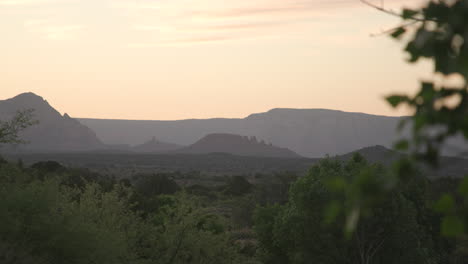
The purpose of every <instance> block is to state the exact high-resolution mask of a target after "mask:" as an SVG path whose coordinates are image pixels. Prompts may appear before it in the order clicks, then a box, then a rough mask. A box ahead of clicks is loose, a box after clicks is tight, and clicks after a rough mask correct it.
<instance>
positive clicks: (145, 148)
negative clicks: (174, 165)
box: [131, 137, 182, 153]
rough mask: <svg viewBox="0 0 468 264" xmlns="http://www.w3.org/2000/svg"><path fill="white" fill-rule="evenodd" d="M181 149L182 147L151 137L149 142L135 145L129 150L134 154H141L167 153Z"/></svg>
mask: <svg viewBox="0 0 468 264" xmlns="http://www.w3.org/2000/svg"><path fill="white" fill-rule="evenodd" d="M180 148H182V146H180V145H177V144H172V143H167V142H162V141H159V140H157V139H156V137H153V138H152V139H151V140H149V141H147V142H145V143H143V144H141V145H136V146H134V147H133V148H131V150H132V151H134V152H142V153H161V152H168V151H173V150H177V149H180Z"/></svg>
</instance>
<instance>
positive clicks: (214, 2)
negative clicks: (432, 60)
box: [0, 0, 431, 120]
mask: <svg viewBox="0 0 468 264" xmlns="http://www.w3.org/2000/svg"><path fill="white" fill-rule="evenodd" d="M420 2H421V1H420V0H386V1H385V2H384V5H385V7H386V8H390V9H392V10H399V9H401V8H402V7H403V6H415V5H417V4H418V3H420ZM373 3H376V4H379V5H380V4H381V0H373ZM399 22H400V21H399V19H398V18H395V17H392V16H389V15H387V14H384V13H382V12H379V11H377V10H375V9H372V8H370V7H368V6H366V5H364V4H362V3H361V2H360V1H359V0H0V34H1V35H2V38H1V41H0V100H1V99H7V98H11V97H13V96H15V95H17V94H20V93H23V92H34V93H36V94H38V95H40V96H42V97H43V98H44V99H46V100H47V101H48V102H49V103H50V104H51V105H52V106H54V107H55V108H56V109H57V110H58V111H60V112H61V113H68V114H69V115H70V116H73V117H88V118H114V119H150V120H176V119H187V118H214V117H228V118H242V117H245V116H247V115H249V114H251V113H259V112H265V111H268V110H270V109H272V108H327V109H336V110H343V111H351V112H363V113H370V114H378V115H400V114H404V110H400V111H395V110H393V109H391V108H390V107H389V106H388V105H387V104H386V103H385V102H384V100H383V98H384V96H385V95H388V94H391V93H395V92H408V93H411V92H414V91H416V90H417V88H418V83H419V81H420V80H421V79H427V78H430V76H431V75H430V72H431V67H430V65H429V64H428V63H424V62H423V63H420V64H418V65H410V64H408V63H406V62H405V59H406V58H407V56H406V55H405V54H404V53H403V52H402V49H403V43H400V42H397V41H395V40H392V39H390V38H389V37H387V36H382V35H380V34H379V33H381V32H383V31H385V30H387V29H389V28H392V27H394V26H396V25H398V23H399ZM372 35H378V36H372Z"/></svg>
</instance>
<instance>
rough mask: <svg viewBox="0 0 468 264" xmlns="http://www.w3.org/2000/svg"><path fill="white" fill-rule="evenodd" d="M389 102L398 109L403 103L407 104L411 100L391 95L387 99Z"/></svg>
mask: <svg viewBox="0 0 468 264" xmlns="http://www.w3.org/2000/svg"><path fill="white" fill-rule="evenodd" d="M386 100H387V102H388V103H390V105H391V106H392V107H397V106H398V105H400V104H401V103H404V102H407V101H408V100H409V98H408V97H407V96H402V95H391V96H388V97H387V98H386Z"/></svg>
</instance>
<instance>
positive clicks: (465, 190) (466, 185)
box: [458, 176, 468, 196]
mask: <svg viewBox="0 0 468 264" xmlns="http://www.w3.org/2000/svg"><path fill="white" fill-rule="evenodd" d="M458 191H459V192H460V194H462V195H465V196H468V176H465V178H464V179H463V181H462V183H461V184H460V186H459V187H458Z"/></svg>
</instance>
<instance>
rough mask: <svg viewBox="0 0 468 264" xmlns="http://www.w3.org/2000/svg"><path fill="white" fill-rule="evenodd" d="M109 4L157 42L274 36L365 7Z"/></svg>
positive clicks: (303, 1)
mask: <svg viewBox="0 0 468 264" xmlns="http://www.w3.org/2000/svg"><path fill="white" fill-rule="evenodd" d="M372 2H375V3H377V4H379V3H380V2H381V1H380V0H372ZM414 2H421V0H392V1H390V0H387V1H385V3H386V5H387V6H389V7H395V6H401V5H402V4H407V3H414ZM112 6H113V8H115V9H117V10H119V11H121V12H124V13H125V15H126V17H127V18H129V20H130V23H132V24H133V26H132V28H133V29H134V30H136V31H138V32H140V33H141V37H142V38H144V37H145V35H146V36H147V37H148V38H149V39H151V41H153V42H154V39H155V38H157V39H159V40H160V41H161V43H163V42H164V43H165V42H167V40H168V39H170V40H173V41H174V42H178V41H180V40H181V39H182V40H187V41H188V42H190V40H193V42H197V40H199V42H210V41H219V39H221V40H225V39H226V38H227V39H236V38H250V37H252V36H255V35H262V36H272V35H276V36H278V35H282V34H288V33H290V32H294V31H295V30H299V29H300V28H303V27H304V26H306V25H310V24H311V23H316V22H317V21H319V20H320V19H326V18H328V19H329V18H330V17H333V15H334V14H336V13H339V12H343V10H348V11H349V10H350V8H356V7H361V8H362V9H364V8H368V7H366V6H365V5H363V4H362V3H361V2H360V1H359V0H223V1H219V0H158V1H155V0H140V1H133V0H114V1H113V4H112ZM368 9H369V11H370V12H371V10H370V8H368ZM275 29H276V30H275ZM213 36H215V37H213ZM226 36H228V37H226Z"/></svg>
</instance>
